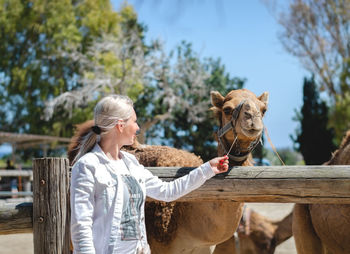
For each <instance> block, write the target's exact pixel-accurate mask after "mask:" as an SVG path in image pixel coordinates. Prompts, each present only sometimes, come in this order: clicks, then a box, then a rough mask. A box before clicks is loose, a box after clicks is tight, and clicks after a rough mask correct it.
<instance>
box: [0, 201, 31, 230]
mask: <svg viewBox="0 0 350 254" xmlns="http://www.w3.org/2000/svg"><path fill="white" fill-rule="evenodd" d="M30 232H33V203H30V202H26V203H20V204H11V203H9V204H4V205H3V206H1V207H0V235H7V234H18V233H30Z"/></svg>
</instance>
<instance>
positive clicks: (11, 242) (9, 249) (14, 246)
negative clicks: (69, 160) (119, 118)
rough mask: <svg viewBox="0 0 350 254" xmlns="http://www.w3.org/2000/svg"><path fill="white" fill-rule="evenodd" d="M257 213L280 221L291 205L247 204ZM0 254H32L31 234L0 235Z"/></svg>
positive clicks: (290, 253)
mask: <svg viewBox="0 0 350 254" xmlns="http://www.w3.org/2000/svg"><path fill="white" fill-rule="evenodd" d="M247 205H248V206H249V207H250V208H252V209H254V210H255V211H259V213H261V214H263V215H264V216H267V217H269V218H271V219H276V220H277V219H282V218H283V217H284V216H285V215H287V214H288V213H289V212H290V211H291V209H292V207H293V204H277V203H247ZM0 246H1V250H0V253H1V254H16V253H21V254H34V247H33V234H13V235H0ZM275 254H296V251H295V247H294V239H293V238H291V239H289V240H288V241H286V242H284V243H283V244H281V245H280V246H278V247H277V249H276V252H275Z"/></svg>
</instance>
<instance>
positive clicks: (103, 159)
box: [91, 143, 132, 169]
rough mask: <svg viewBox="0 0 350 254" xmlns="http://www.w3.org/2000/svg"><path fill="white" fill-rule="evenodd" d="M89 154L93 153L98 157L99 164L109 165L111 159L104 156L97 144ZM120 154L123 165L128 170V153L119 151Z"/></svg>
mask: <svg viewBox="0 0 350 254" xmlns="http://www.w3.org/2000/svg"><path fill="white" fill-rule="evenodd" d="M91 152H93V153H94V154H95V155H96V156H97V157H98V159H99V160H100V161H101V163H111V159H109V158H108V157H107V155H106V154H105V152H104V151H103V150H102V148H101V147H100V145H99V144H98V143H96V145H95V146H94V148H93V149H92V150H91ZM120 153H121V156H122V159H123V161H124V163H125V164H126V166H127V167H128V168H129V169H130V168H131V167H132V160H131V159H130V158H129V156H127V154H128V153H127V152H124V151H120Z"/></svg>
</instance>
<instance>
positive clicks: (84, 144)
mask: <svg viewBox="0 0 350 254" xmlns="http://www.w3.org/2000/svg"><path fill="white" fill-rule="evenodd" d="M132 113H133V102H132V100H131V99H130V98H129V97H128V96H126V95H119V94H113V95H108V96H106V97H104V98H102V99H101V100H100V101H99V102H98V103H97V104H96V106H95V110H94V123H95V126H94V128H96V126H97V127H98V129H99V132H100V133H99V134H97V133H96V132H94V131H93V130H92V129H90V130H89V131H88V132H87V134H86V135H84V136H83V137H80V140H81V141H80V144H78V146H77V149H78V152H77V155H76V156H75V158H74V160H73V162H72V163H75V162H76V161H77V160H79V158H81V157H82V156H83V155H84V154H86V153H88V152H90V151H91V149H92V148H93V147H94V146H95V145H96V143H97V142H98V141H99V136H100V135H101V136H102V135H104V134H106V133H107V132H109V131H110V130H111V129H112V128H113V127H114V126H115V125H116V124H117V123H118V121H120V120H124V121H126V120H128V119H129V118H130V117H131V116H132Z"/></svg>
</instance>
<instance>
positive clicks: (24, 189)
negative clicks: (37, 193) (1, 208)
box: [0, 168, 33, 198]
mask: <svg viewBox="0 0 350 254" xmlns="http://www.w3.org/2000/svg"><path fill="white" fill-rule="evenodd" d="M7 178H17V183H16V186H15V187H16V189H15V191H13V190H12V191H11V190H10V188H11V186H10V183H9V182H8V183H7V184H8V185H9V186H6V188H7V189H9V190H7V191H4V190H2V188H0V198H1V197H12V196H17V197H21V196H32V195H33V192H32V191H31V186H32V182H33V171H32V169H31V168H30V169H28V168H26V169H2V168H1V169H0V180H1V181H0V183H2V182H4V181H2V180H4V179H7ZM0 187H4V186H0Z"/></svg>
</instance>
